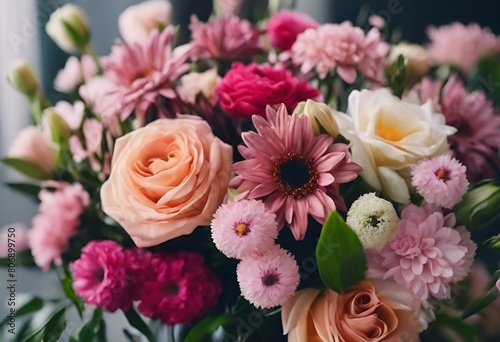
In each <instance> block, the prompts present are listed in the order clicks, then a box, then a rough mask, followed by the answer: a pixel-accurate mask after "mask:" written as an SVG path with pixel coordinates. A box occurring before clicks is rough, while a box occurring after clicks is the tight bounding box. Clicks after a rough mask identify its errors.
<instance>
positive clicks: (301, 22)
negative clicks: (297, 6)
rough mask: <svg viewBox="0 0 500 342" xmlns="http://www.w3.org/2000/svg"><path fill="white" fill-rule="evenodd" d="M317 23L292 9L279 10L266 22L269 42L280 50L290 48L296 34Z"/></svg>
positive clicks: (313, 26)
mask: <svg viewBox="0 0 500 342" xmlns="http://www.w3.org/2000/svg"><path fill="white" fill-rule="evenodd" d="M318 26H319V24H318V23H317V22H316V21H314V20H313V19H312V18H311V17H310V16H308V15H306V14H303V13H300V12H293V11H281V12H279V13H276V14H275V15H273V16H272V17H271V18H270V19H269V21H268V23H267V34H268V35H269V42H270V43H271V45H272V46H273V47H275V48H278V49H280V50H283V51H285V50H290V49H291V48H292V45H293V43H295V40H296V39H297V36H298V35H299V34H300V33H302V32H304V31H305V30H307V29H308V28H316V27H318Z"/></svg>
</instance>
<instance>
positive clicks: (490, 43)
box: [427, 22, 500, 74]
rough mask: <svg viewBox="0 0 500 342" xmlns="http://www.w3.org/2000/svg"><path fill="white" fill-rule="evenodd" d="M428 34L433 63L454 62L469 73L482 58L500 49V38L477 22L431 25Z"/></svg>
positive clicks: (429, 50)
mask: <svg viewBox="0 0 500 342" xmlns="http://www.w3.org/2000/svg"><path fill="white" fill-rule="evenodd" d="M427 35H428V36H429V39H430V40H431V44H430V45H429V47H428V52H429V56H430V58H431V60H433V61H434V63H436V64H444V63H449V64H453V65H454V66H456V67H457V68H459V69H460V70H461V71H463V72H465V73H467V74H468V73H470V72H471V71H472V69H473V68H474V66H475V65H476V63H477V62H478V61H479V60H480V59H481V58H483V57H486V56H490V55H493V54H495V53H497V52H499V51H500V39H499V38H497V37H496V36H495V35H494V34H493V33H492V32H491V31H490V30H489V29H487V28H484V29H482V28H481V27H480V26H479V25H478V24H469V25H467V26H465V25H464V24H461V23H457V22H456V23H452V24H450V25H446V26H441V27H438V28H436V27H429V29H428V30H427Z"/></svg>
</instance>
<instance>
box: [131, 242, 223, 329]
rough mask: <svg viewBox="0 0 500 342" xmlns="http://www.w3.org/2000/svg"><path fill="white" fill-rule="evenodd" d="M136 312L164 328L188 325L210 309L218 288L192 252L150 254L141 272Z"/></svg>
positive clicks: (219, 290)
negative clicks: (156, 320) (150, 256)
mask: <svg viewBox="0 0 500 342" xmlns="http://www.w3.org/2000/svg"><path fill="white" fill-rule="evenodd" d="M144 272H145V275H144V278H143V279H144V280H143V281H142V284H141V285H142V291H141V294H140V298H139V299H140V301H141V302H140V303H139V306H138V309H139V311H140V312H141V313H142V314H143V315H144V316H146V317H150V318H152V319H160V320H161V321H162V322H163V323H164V324H167V325H174V324H190V323H191V322H192V321H193V320H194V319H195V318H197V317H200V316H202V315H203V314H205V313H206V312H207V310H208V309H210V308H212V307H213V306H214V305H215V304H216V303H217V300H218V298H219V295H220V293H221V292H222V286H221V284H220V282H219V280H218V279H217V277H215V276H214V275H213V274H212V273H211V272H210V270H209V269H208V268H207V267H206V266H205V264H204V261H203V257H202V256H201V255H200V254H198V253H193V252H184V251H181V252H176V253H173V254H168V255H165V254H154V255H153V257H152V258H151V259H150V260H149V264H148V265H147V267H146V269H145V270H144Z"/></svg>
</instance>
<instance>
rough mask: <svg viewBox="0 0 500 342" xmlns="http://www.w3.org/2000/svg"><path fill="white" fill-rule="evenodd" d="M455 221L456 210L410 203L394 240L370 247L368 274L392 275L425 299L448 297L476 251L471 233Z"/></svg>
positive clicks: (370, 275)
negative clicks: (450, 211) (458, 225)
mask: <svg viewBox="0 0 500 342" xmlns="http://www.w3.org/2000/svg"><path fill="white" fill-rule="evenodd" d="M454 225H455V215H454V214H448V215H446V216H444V215H443V213H442V212H441V211H439V210H438V209H437V208H436V207H433V206H431V205H425V206H424V207H417V206H415V205H413V204H410V205H409V206H407V207H406V208H405V209H403V212H402V214H401V220H400V221H399V224H398V228H397V230H396V233H395V234H394V237H393V238H392V240H391V242H389V244H387V246H386V247H384V248H383V249H382V250H379V251H376V250H367V261H368V273H367V276H368V277H371V278H383V279H393V280H394V281H395V282H396V283H398V284H402V285H406V286H407V287H408V288H410V289H411V290H412V291H413V292H414V293H415V294H416V295H417V296H418V297H419V298H420V299H421V300H422V301H425V302H427V301H428V300H431V299H438V300H441V299H446V298H449V297H450V285H451V283H454V282H457V281H459V280H461V279H462V278H463V277H464V276H465V275H467V273H468V272H469V270H470V266H471V264H472V260H473V256H474V252H475V244H474V243H473V242H472V241H471V240H470V236H468V235H467V234H464V232H462V231H461V230H459V229H461V228H458V229H454V228H452V227H453V226H454Z"/></svg>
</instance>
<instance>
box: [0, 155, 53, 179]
mask: <svg viewBox="0 0 500 342" xmlns="http://www.w3.org/2000/svg"><path fill="white" fill-rule="evenodd" d="M0 161H1V162H2V163H4V164H5V165H8V166H10V167H12V168H13V169H15V170H16V171H19V172H21V173H22V174H24V175H26V176H28V177H31V178H34V179H47V178H50V173H47V172H46V171H45V170H43V169H42V168H41V167H40V166H38V165H36V164H34V163H32V162H30V161H28V160H25V159H19V158H3V159H0Z"/></svg>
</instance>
